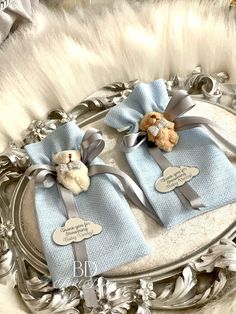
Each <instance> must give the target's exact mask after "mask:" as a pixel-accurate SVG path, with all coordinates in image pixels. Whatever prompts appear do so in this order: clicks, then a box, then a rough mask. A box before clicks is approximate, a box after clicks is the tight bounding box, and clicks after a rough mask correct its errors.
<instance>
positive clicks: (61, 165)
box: [53, 150, 90, 194]
mask: <svg viewBox="0 0 236 314" xmlns="http://www.w3.org/2000/svg"><path fill="white" fill-rule="evenodd" d="M53 161H54V163H55V164H56V172H57V180H58V182H59V183H61V184H62V185H63V186H64V187H65V188H67V189H68V190H70V191H71V192H73V193H74V194H79V193H81V192H83V191H87V190H88V188H89V185H90V179H89V176H88V168H87V167H86V165H85V164H84V163H83V162H82V161H81V154H80V151H78V150H65V151H61V152H58V153H56V154H55V155H54V156H53Z"/></svg>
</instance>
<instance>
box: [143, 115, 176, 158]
mask: <svg viewBox="0 0 236 314" xmlns="http://www.w3.org/2000/svg"><path fill="white" fill-rule="evenodd" d="M139 127H140V130H141V131H145V132H147V138H148V141H150V142H154V143H155V144H156V146H158V147H159V148H160V149H162V150H164V151H166V152H170V151H171V150H172V148H173V147H174V146H175V145H176V144H177V143H178V140H179V136H178V134H177V133H176V131H175V124H174V122H171V121H168V120H166V119H165V118H164V115H163V113H160V112H149V113H147V114H146V115H145V116H144V117H143V119H142V120H141V121H140V125H139Z"/></svg>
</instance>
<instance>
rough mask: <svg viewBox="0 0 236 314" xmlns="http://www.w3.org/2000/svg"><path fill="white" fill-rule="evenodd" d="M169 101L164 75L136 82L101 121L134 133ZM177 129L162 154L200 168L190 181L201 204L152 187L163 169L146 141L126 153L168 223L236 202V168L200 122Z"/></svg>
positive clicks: (133, 168)
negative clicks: (174, 139)
mask: <svg viewBox="0 0 236 314" xmlns="http://www.w3.org/2000/svg"><path fill="white" fill-rule="evenodd" d="M168 102H169V97H168V94H167V90H166V86H165V84H164V81H163V80H156V81H154V82H152V83H149V84H145V83H139V84H138V85H137V86H136V87H135V89H134V90H133V92H132V93H131V94H130V95H129V96H128V98H127V99H126V100H124V101H123V102H122V103H120V104H118V105H116V106H115V107H113V108H111V109H110V110H109V112H108V114H107V116H106V118H105V123H106V124H107V125H109V126H111V127H113V128H115V129H117V130H118V131H124V130H128V132H129V133H131V134H132V133H136V132H138V131H139V123H140V120H141V119H142V118H143V116H144V115H145V114H146V113H150V112H153V111H156V112H164V111H165V109H166V106H167V104H168ZM178 133H179V142H178V144H177V145H176V146H175V147H174V148H173V150H172V151H171V152H167V153H165V152H163V155H164V157H165V158H166V159H167V160H168V161H169V162H170V163H171V164H172V165H174V166H191V167H192V166H194V167H197V168H199V170H200V173H199V174H198V175H197V176H196V177H194V178H193V179H192V180H191V181H189V182H188V184H189V186H190V187H191V188H192V189H193V190H194V191H195V192H196V193H197V194H198V195H199V197H200V198H201V201H202V203H203V204H204V205H205V207H202V208H200V209H194V208H192V207H191V206H190V203H188V202H187V203H185V204H184V205H183V202H181V201H180V199H179V197H178V196H177V194H176V193H175V191H171V192H168V193H160V192H158V191H157V190H156V189H155V182H156V181H157V179H158V178H160V177H161V176H162V170H161V169H160V167H159V166H158V164H157V162H156V161H155V160H154V159H153V157H152V156H151V154H150V153H149V151H148V149H149V146H148V143H147V142H144V143H142V144H141V145H140V146H139V147H137V148H136V149H135V150H133V151H131V152H128V153H126V158H127V161H128V163H129V165H130V167H131V169H132V170H133V173H134V174H135V176H136V177H137V180H138V181H139V184H140V186H141V188H142V190H143V191H144V193H145V195H146V197H147V198H148V200H149V202H150V204H151V205H152V207H153V209H154V210H155V212H156V214H157V215H158V217H159V219H160V221H161V222H162V224H163V225H164V226H165V227H167V228H171V227H173V226H175V225H178V224H180V223H182V222H184V221H186V220H188V219H190V218H192V217H195V216H197V215H200V214H202V213H205V212H207V211H210V210H212V209H215V208H218V207H221V206H224V205H226V204H229V203H232V202H235V201H236V188H235V187H236V169H235V168H234V167H233V165H232V164H231V163H230V161H229V160H228V159H227V157H226V156H225V154H224V152H223V151H221V150H220V148H219V147H218V146H217V145H216V144H215V143H214V142H213V141H212V140H211V139H210V137H209V136H208V135H207V134H206V132H205V131H204V130H203V129H201V128H199V127H197V128H194V129H189V130H184V131H179V132H178Z"/></svg>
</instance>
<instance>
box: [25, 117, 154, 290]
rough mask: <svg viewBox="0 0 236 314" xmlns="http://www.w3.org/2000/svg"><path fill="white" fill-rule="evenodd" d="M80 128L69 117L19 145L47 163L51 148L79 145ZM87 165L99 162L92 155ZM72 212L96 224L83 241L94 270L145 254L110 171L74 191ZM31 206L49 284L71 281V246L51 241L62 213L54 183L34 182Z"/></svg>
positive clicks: (62, 221)
mask: <svg viewBox="0 0 236 314" xmlns="http://www.w3.org/2000/svg"><path fill="white" fill-rule="evenodd" d="M83 135H84V132H83V131H82V130H81V129H79V128H78V127H77V125H76V124H75V122H69V123H67V124H65V125H63V126H61V127H59V128H58V129H56V131H54V132H53V133H51V134H49V135H48V136H47V138H46V139H44V140H42V141H41V142H38V143H34V144H30V145H27V146H26V147H25V149H26V151H27V153H28V155H29V158H30V160H31V162H32V164H33V165H38V164H44V165H52V164H53V162H52V157H53V155H54V154H55V153H57V152H60V151H64V150H74V149H79V148H80V143H81V141H82V138H83ZM93 164H102V162H101V160H100V159H99V158H96V159H95V160H94V162H93ZM75 201H76V204H77V209H78V216H79V217H80V218H83V219H85V220H91V221H93V222H94V223H97V224H99V225H101V226H102V232H101V233H100V234H97V235H95V236H93V237H91V238H89V239H86V240H85V246H86V250H87V255H88V261H92V262H93V263H94V265H96V271H95V273H94V271H93V275H97V274H100V273H103V272H106V271H109V270H111V269H113V268H115V267H118V266H120V265H123V264H125V263H128V262H131V261H133V260H135V259H137V258H139V257H142V256H145V255H147V254H148V253H149V248H148V246H147V244H146V242H145V240H144V237H143V235H142V233H141V231H140V229H139V226H138V224H137V222H136V220H135V217H134V216H133V214H132V212H131V209H130V207H129V205H128V203H127V201H126V200H125V198H124V196H123V194H122V192H121V191H120V188H119V187H118V185H117V184H116V183H115V181H114V180H112V179H111V177H110V176H108V175H106V174H105V175H104V174H99V175H95V176H93V177H91V183H90V187H89V189H88V191H86V192H82V193H81V194H79V195H78V196H75ZM35 205H36V214H37V221H38V225H39V230H40V235H41V239H42V245H43V250H44V254H45V258H46V261H47V264H48V268H49V271H50V274H51V276H52V281H53V285H54V287H56V288H61V287H65V286H69V285H72V284H76V283H77V282H78V281H79V278H74V277H73V275H74V270H73V267H74V265H73V262H74V260H75V257H74V251H73V247H72V245H71V244H69V245H66V246H60V245H57V244H55V243H54V242H53V239H52V234H53V232H54V231H55V229H56V228H58V227H60V226H64V224H65V221H66V220H67V216H66V213H65V208H64V205H63V203H62V200H61V196H60V194H59V191H58V188H57V185H53V186H52V187H50V188H44V187H42V186H36V192H35Z"/></svg>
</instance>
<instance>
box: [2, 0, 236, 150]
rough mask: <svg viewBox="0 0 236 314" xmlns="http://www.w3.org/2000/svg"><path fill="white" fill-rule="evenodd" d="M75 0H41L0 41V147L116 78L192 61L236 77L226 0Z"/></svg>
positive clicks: (180, 68)
mask: <svg viewBox="0 0 236 314" xmlns="http://www.w3.org/2000/svg"><path fill="white" fill-rule="evenodd" d="M77 2H78V1H75V0H74V1H72V0H70V1H66V0H63V3H62V4H64V5H65V8H66V9H67V10H63V8H62V6H61V5H60V6H59V8H57V9H54V10H52V8H51V7H50V8H47V7H46V6H44V5H42V4H41V5H40V6H39V8H38V10H37V11H36V12H35V17H34V24H33V25H32V26H31V25H27V26H25V27H23V28H21V29H20V30H19V31H18V32H16V33H14V35H13V36H11V37H10V38H9V39H8V40H7V41H6V42H5V44H4V45H3V46H2V47H1V50H0V60H1V62H0V75H1V85H0V99H1V103H0V106H1V111H0V125H1V135H0V143H1V146H0V150H3V149H4V147H5V146H6V144H7V142H8V141H9V140H10V138H13V139H14V140H19V139H20V137H21V132H22V130H24V129H25V127H26V126H27V125H28V124H29V122H30V121H31V120H32V119H34V118H36V119H38V118H45V116H46V113H47V112H48V111H49V110H51V109H53V108H58V107H59V106H61V107H63V108H64V109H66V110H69V109H71V108H72V107H73V106H75V105H76V104H77V103H78V102H79V101H81V100H82V99H83V98H84V97H86V96H88V95H89V94H90V93H91V92H93V91H95V90H96V89H98V88H100V87H102V86H103V85H105V84H108V83H111V82H114V81H128V80H133V79H140V80H144V81H150V80H153V79H155V78H159V77H164V78H166V77H168V76H169V75H170V74H174V73H179V74H180V75H184V74H186V73H189V72H190V71H191V70H192V69H193V68H194V67H195V66H196V65H198V64H201V65H202V66H203V69H204V71H206V72H208V73H210V72H215V71H221V70H224V71H228V72H229V73H230V75H231V80H232V81H235V80H236V72H235V71H234V69H235V67H236V58H235V34H236V30H235V20H234V14H235V10H232V11H231V12H230V11H229V5H228V4H229V1H227V0H218V1H217V4H216V1H210V0H202V1H200V0H188V1H187V0H185V1H184V0H182V1H181V0H179V1H178V0H176V1H145V2H140V3H136V2H135V1H132V4H131V5H130V4H129V3H128V2H125V1H121V0H119V1H116V2H113V1H112V5H110V6H105V5H104V6H103V5H101V4H100V5H95V6H94V8H93V7H92V8H84V9H82V6H81V5H77V6H76V3H77ZM82 2H83V3H85V1H82ZM87 2H88V1H87ZM98 2H100V3H101V2H102V1H101V0H100V1H98ZM106 2H108V1H106ZM53 3H56V1H55V0H54V1H53ZM51 4H52V3H51Z"/></svg>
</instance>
